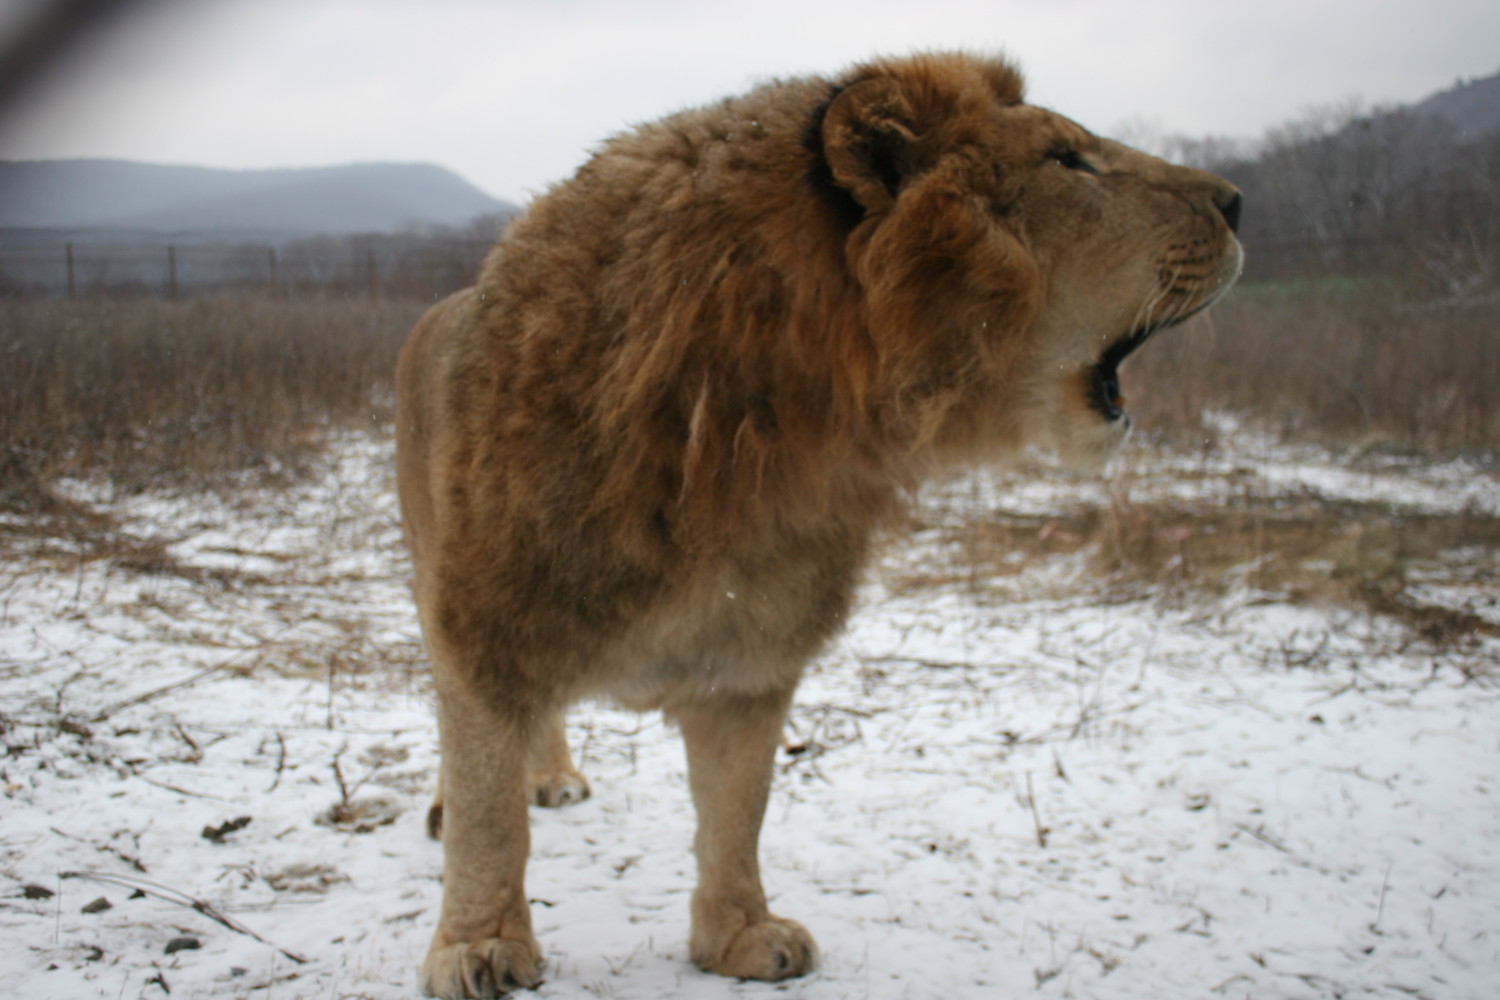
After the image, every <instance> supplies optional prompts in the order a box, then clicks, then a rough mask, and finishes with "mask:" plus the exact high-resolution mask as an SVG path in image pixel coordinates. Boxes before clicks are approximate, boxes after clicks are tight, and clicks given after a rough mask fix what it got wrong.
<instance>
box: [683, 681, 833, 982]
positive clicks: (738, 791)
mask: <svg viewBox="0 0 1500 1000" xmlns="http://www.w3.org/2000/svg"><path fill="white" fill-rule="evenodd" d="M790 704H791V692H790V691H787V692H778V693H774V694H770V695H762V696H729V697H718V698H714V699H713V700H711V701H706V702H694V703H690V704H687V705H678V706H674V707H673V709H672V711H671V713H670V714H671V715H672V716H673V717H674V718H675V719H676V720H677V722H678V724H679V725H680V726H681V728H682V737H683V741H684V743H686V745H687V757H688V779H689V783H690V784H691V786H692V793H693V804H694V806H695V807H696V808H697V811H698V832H697V836H696V837H695V839H694V843H693V847H694V851H695V853H696V854H697V856H698V886H697V889H696V890H694V892H693V929H692V942H691V952H692V958H693V961H694V962H695V963H696V964H697V965H698V966H699V967H700V968H702V969H705V970H707V971H709V972H716V973H718V974H720V975H724V976H734V977H737V978H742V979H768V980H776V979H787V978H790V977H792V976H800V975H803V974H804V973H807V972H810V971H812V968H813V966H815V965H816V964H817V959H818V950H817V946H816V945H815V944H814V943H813V939H812V935H811V934H809V933H808V932H807V931H806V930H805V929H804V928H803V927H802V925H801V924H799V923H797V922H796V921H793V920H787V919H785V918H783V917H778V916H776V915H775V914H773V913H771V912H770V911H769V909H767V907H766V894H765V890H764V889H763V888H762V887H761V882H760V861H759V858H758V851H759V842H760V826H761V820H762V819H763V818H764V816H765V811H766V800H767V798H768V797H769V795H770V789H771V769H772V766H773V764H774V762H775V755H776V748H777V747H778V746H779V745H780V741H781V730H782V724H783V722H784V720H785V718H786V712H787V708H788V707H789V705H790Z"/></svg>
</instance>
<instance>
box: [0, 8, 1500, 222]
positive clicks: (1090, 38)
mask: <svg viewBox="0 0 1500 1000" xmlns="http://www.w3.org/2000/svg"><path fill="white" fill-rule="evenodd" d="M36 2H43V3H45V2H47V0H0V31H4V30H6V28H7V27H8V26H9V25H10V24H13V23H14V22H15V20H16V17H17V15H18V14H19V13H21V12H23V11H24V9H25V8H26V7H28V6H29V5H31V4H32V3H36ZM955 47H959V48H968V49H973V50H980V51H994V50H998V51H1004V52H1007V53H1009V54H1011V55H1012V56H1014V57H1015V58H1017V59H1018V60H1019V61H1020V62H1021V64H1022V65H1023V66H1024V67H1025V69H1026V72H1027V76H1028V78H1029V80H1030V97H1031V99H1032V101H1033V102H1034V103H1037V104H1042V105H1046V106H1048V107H1052V108H1055V109H1056V110H1059V111H1062V112H1063V113H1064V114H1068V115H1070V116H1071V117H1073V118H1076V119H1078V120H1079V121H1081V122H1083V123H1084V124H1085V125H1087V126H1089V127H1090V128H1093V129H1095V130H1096V131H1100V132H1104V133H1106V134H1119V133H1121V132H1125V133H1127V134H1129V135H1140V134H1142V129H1143V128H1145V129H1147V130H1157V131H1160V132H1172V133H1183V134H1187V135H1193V136H1202V135H1228V136H1234V137H1240V138H1250V137H1254V136H1257V135H1259V134H1260V133H1261V132H1262V131H1263V130H1264V129H1265V128H1267V127H1268V126H1272V125H1275V124H1278V123H1280V122H1284V121H1286V120H1288V119H1290V118H1293V117H1295V116H1296V115H1298V114H1299V113H1300V112H1302V111H1304V110H1305V109H1307V108H1309V107H1313V106H1317V105H1327V104H1332V103H1336V102H1339V101H1342V100H1345V99H1348V98H1351V97H1360V98H1363V99H1364V100H1366V101H1368V102H1372V103H1381V102H1391V101H1413V100H1417V99H1420V98H1422V97H1425V96H1427V95H1428V94H1431V93H1433V92H1435V91H1437V90H1441V89H1444V88H1446V87H1449V86H1451V85H1452V84H1453V82H1454V81H1455V80H1456V79H1457V78H1459V77H1474V76H1487V75H1489V74H1491V73H1494V72H1496V71H1497V70H1500V3H1497V2H1495V0H1253V2H1225V0H987V2H980V0H917V2H897V0H829V2H820V0H766V2H759V0H734V2H729V0H631V2H612V0H550V2H542V0H532V2H522V0H155V2H153V3H147V4H144V5H141V6H139V7H137V8H136V11H135V13H133V14H132V15H131V16H129V17H127V18H125V19H124V21H123V23H121V24H119V25H118V26H116V27H115V28H113V29H112V30H111V31H109V32H108V33H107V34H104V35H102V36H99V37H94V38H92V39H90V40H88V41H86V42H85V43H84V44H83V45H82V46H80V47H79V48H78V49H76V50H75V53H74V56H73V57H72V58H71V59H69V60H67V61H65V62H63V63H60V64H58V65H57V67H56V68H55V70H54V71H53V72H51V73H50V74H48V75H47V76H46V77H44V78H43V79H42V80H41V81H40V82H38V83H36V84H34V85H33V86H31V87H30V88H28V89H27V90H26V91H24V92H23V93H22V95H21V98H20V100H19V101H18V102H16V104H15V105H14V106H13V107H12V108H11V109H9V113H8V114H6V115H5V116H4V117H3V118H0V159H39V158H51V157H73V156H100V157H116V158H125V159H137V160H146V161H152V162H164V163H192V164H204V165H210V166H228V167H265V166H311V165H325V164H335V163H348V162H354V161H366V160H394V161H424V162H433V163H439V164H441V165H443V166H446V167H450V168H452V169H454V170H456V171H458V172H459V173H460V174H462V175H463V176H465V177H466V178H468V179H469V180H470V181H472V182H474V183H475V184H478V185H479V186H480V187H482V188H483V189H485V190H486V191H488V192H489V193H491V194H493V195H496V196H498V197H502V198H508V199H511V200H513V201H523V200H525V199H526V198H527V197H529V196H530V195H531V194H534V193H536V192H538V191H540V190H542V189H543V188H544V187H545V186H546V185H547V184H548V183H550V182H551V181H555V180H558V179H561V178H562V177H565V176H566V175H568V174H569V173H571V172H572V170H573V169H574V168H575V167H577V165H578V164H579V163H580V162H582V160H583V159H584V157H585V156H586V155H587V152H588V150H589V149H590V148H591V147H592V146H593V145H594V144H595V143H596V142H597V140H599V139H600V138H602V137H604V136H606V135H608V134H609V133H611V132H614V131H617V130H618V129H620V128H621V127H623V126H625V125H627V124H629V123H631V122H637V121H642V120H646V119H650V118H654V117H656V116H659V115H661V114H664V113H667V112H670V111H673V110H675V109H678V108H681V107H684V106H688V105H692V104H698V103H702V102H704V101H707V100H711V99H713V98H715V97H718V96H722V95H725V94H728V93H732V92H735V91H739V90H743V89H745V88H746V87H748V86H750V85H752V84H753V83H755V82H756V81H758V80H761V79H764V78H766V77H771V76H785V75H793V74H800V73H807V72H819V73H831V72H837V71H839V70H840V69H841V68H842V67H844V66H846V65H847V64H849V63H851V62H854V61H858V60H860V59H862V58H865V57H867V56H870V55H872V54H876V53H881V54H888V53H901V52H906V51H910V50H912V49H919V48H925V49H933V48H955Z"/></svg>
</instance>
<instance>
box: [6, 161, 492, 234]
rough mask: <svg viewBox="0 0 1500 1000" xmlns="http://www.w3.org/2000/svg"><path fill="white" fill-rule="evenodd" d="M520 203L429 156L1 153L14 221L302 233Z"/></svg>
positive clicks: (419, 221) (381, 225) (411, 222)
mask: <svg viewBox="0 0 1500 1000" xmlns="http://www.w3.org/2000/svg"><path fill="white" fill-rule="evenodd" d="M519 210H520V209H519V208H518V207H517V206H516V205H514V204H512V203H510V202H507V201H503V200H501V199H499V198H494V197H492V196H490V195H488V194H486V193H485V192H483V191H481V190H480V189H479V188H477V187H475V186H474V185H472V184H470V183H469V182H468V181H466V180H464V179H463V178H462V177H460V176H459V175H458V174H456V173H454V172H453V171H451V170H448V169H446V168H444V167H439V166H436V165H433V164H427V163H355V164H347V165H341V166H324V167H285V168H273V169H261V170H238V169H226V168H217V167H198V166H178V165H166V164H154V163H142V162H138V161H132V160H113V159H66V160H5V161H0V228H4V229H32V230H38V229H43V230H62V231H71V230H77V231H82V232H91V233H98V232H109V231H133V232H154V233H170V234H181V235H191V234H204V233H216V234H221V235H224V234H235V233H247V234H249V233H253V234H256V235H257V236H258V237H259V238H262V239H267V238H270V239H275V238H280V239H297V238H302V237H307V236H312V235H332V236H341V235H354V234H361V233H391V232H400V231H404V230H409V229H412V228H430V227H463V226H467V225H469V224H470V223H472V222H474V221H475V220H476V219H479V218H482V217H485V216H496V215H500V216H505V215H513V214H515V213H516V212H518V211H519Z"/></svg>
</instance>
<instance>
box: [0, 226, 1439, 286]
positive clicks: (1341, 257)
mask: <svg viewBox="0 0 1500 1000" xmlns="http://www.w3.org/2000/svg"><path fill="white" fill-rule="evenodd" d="M491 245H492V241H490V240H480V239H471V238H452V237H430V236H363V237H325V238H319V239H313V240H304V241H300V242H296V243H289V244H285V245H281V246H272V245H264V244H259V245H257V244H242V243H236V244H211V243H201V242H199V243H187V242H173V241H171V240H169V239H165V238H162V239H154V240H152V239H143V240H141V241H138V242H133V243H123V242H116V243H105V242H95V241H92V240H76V241H70V240H67V239H62V240H51V241H48V240H41V239H35V238H32V237H31V236H30V234H27V233H21V234H19V235H18V234H16V233H15V232H11V233H7V232H6V231H3V230H0V298H3V297H10V298H63V297H67V298H73V299H78V298H99V297H105V296H121V295H135V296H147V297H159V298H170V299H180V298H185V297H189V296H192V295H196V294H202V293H204V292H208V291H226V290H239V291H245V292H250V293H254V294H263V295H270V296H272V297H282V296H297V295H329V296H341V297H359V298H368V299H385V298H390V299H398V298H427V299H430V298H433V297H441V296H443V295H446V294H448V293H449V292H452V291H455V290H457V289H459V288H463V287H464V286H466V285H469V284H472V283H473V281H474V276H475V274H477V273H478V270H479V265H480V263H481V262H482V261H483V260H484V255H485V254H486V253H487V252H488V250H489V248H490V246H491ZM1245 251H1246V260H1247V267H1246V271H1245V280H1246V281H1281V280H1286V279H1289V278H1296V277H1304V276H1309V275H1324V274H1330V273H1334V274H1337V273H1359V274H1373V273H1387V274H1389V273H1394V272H1396V271H1398V270H1402V269H1405V270H1406V272H1407V273H1408V274H1410V273H1413V270H1412V269H1413V268H1415V269H1416V270H1418V271H1420V270H1423V269H1426V268H1429V267H1430V266H1431V262H1430V261H1428V260H1426V258H1425V257H1424V256H1423V254H1421V253H1420V252H1419V251H1418V248H1417V247H1414V246H1411V245H1408V244H1406V243H1404V242H1398V241H1394V240H1376V239H1365V240H1343V241H1319V240H1314V239H1310V238H1305V237H1304V238H1300V239H1286V240H1275V239H1262V240H1248V241H1247V242H1246V248H1245ZM1428 256H1430V255H1428Z"/></svg>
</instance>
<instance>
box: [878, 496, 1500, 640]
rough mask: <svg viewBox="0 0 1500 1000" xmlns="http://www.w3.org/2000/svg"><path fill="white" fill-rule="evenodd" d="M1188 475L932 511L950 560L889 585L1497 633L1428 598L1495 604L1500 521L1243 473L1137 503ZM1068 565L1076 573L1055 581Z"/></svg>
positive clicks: (1467, 634) (1415, 632)
mask: <svg viewBox="0 0 1500 1000" xmlns="http://www.w3.org/2000/svg"><path fill="white" fill-rule="evenodd" d="M1180 474H1181V473H1180V472H1167V471H1163V470H1153V469H1150V468H1145V469H1135V470H1126V472H1125V473H1124V474H1123V475H1122V476H1120V477H1119V478H1117V480H1116V481H1115V482H1114V483H1112V484H1111V486H1110V490H1109V493H1110V499H1109V502H1108V503H1107V504H1105V505H1090V504H1085V503H1077V504H1072V505H1067V506H1060V507H1059V508H1058V509H1056V510H1051V511H1047V512H1045V513H1017V512H1014V511H1006V510H1003V509H1002V510H998V511H997V510H989V509H984V508H982V507H975V506H973V505H970V504H967V503H962V504H959V505H956V506H955V507H952V508H948V509H943V508H942V507H941V506H939V507H938V508H936V509H928V510H926V511H924V512H923V515H922V517H923V519H924V522H925V526H927V527H929V528H932V529H933V530H934V531H935V532H936V541H937V543H938V544H936V545H929V546H928V547H927V548H926V549H924V551H929V552H935V553H939V554H940V556H939V558H937V559H936V560H925V561H923V562H922V563H921V564H920V565H917V566H905V567H902V568H900V569H898V570H897V571H895V572H894V573H893V574H891V575H890V576H889V577H888V578H887V579H886V581H885V582H886V584H887V586H889V587H891V588H892V589H893V590H895V591H896V592H907V593H916V592H920V591H924V590H928V589H931V588H933V587H944V586H948V587H952V586H957V587H959V588H961V589H964V590H966V591H968V592H969V594H970V595H971V597H973V598H974V599H976V600H978V601H980V602H981V603H985V602H989V601H996V602H1000V603H1005V602H1008V601H1011V600H1014V599H1017V598H1021V599H1036V598H1062V597H1072V596H1084V597H1087V598H1088V599H1090V600H1102V601H1106V602H1112V601H1131V600H1138V599H1142V598H1147V597H1149V598H1151V599H1154V600H1156V601H1158V602H1160V603H1162V604H1163V605H1166V606H1197V605H1202V606H1204V607H1210V608H1211V607H1216V606H1218V605H1219V603H1220V602H1221V600H1222V599H1224V598H1225V597H1226V596H1228V595H1230V594H1232V593H1234V594H1239V595H1241V598H1242V599H1248V600H1252V601H1262V600H1263V601H1274V602H1278V603H1282V602H1284V603H1288V604H1293V605H1297V604H1310V605H1316V606H1320V607H1337V608H1342V609H1345V610H1348V611H1353V612H1355V613H1358V614H1375V615H1379V616H1382V617H1385V618H1389V619H1391V620H1394V621H1397V622H1399V623H1401V624H1402V625H1403V626H1404V627H1405V629H1406V631H1407V632H1408V634H1409V635H1410V636H1411V637H1412V639H1414V640H1419V641H1423V642H1427V643H1431V644H1433V645H1434V646H1439V647H1445V648H1462V647H1465V646H1466V645H1468V644H1470V643H1472V641H1473V640H1475V639H1477V638H1478V637H1481V636H1495V635H1500V624H1496V622H1497V621H1500V617H1496V616H1493V615H1492V616H1490V617H1486V616H1483V615H1480V614H1476V613H1475V612H1474V611H1472V610H1468V609H1465V608H1463V607H1457V606H1454V605H1453V604H1451V603H1447V604H1444V603H1434V602H1432V601H1431V600H1429V599H1428V598H1426V597H1425V596H1424V590H1425V588H1427V587H1429V586H1432V585H1438V586H1450V585H1451V586H1454V587H1457V588H1460V589H1464V590H1466V591H1468V592H1473V593H1489V594H1490V596H1491V598H1493V593H1492V590H1491V589H1490V588H1488V587H1487V586H1486V581H1489V580H1493V579H1495V578H1496V575H1497V574H1500V517H1497V516H1496V515H1494V514H1492V513H1487V512H1485V511H1481V510H1475V509H1473V508H1466V509H1462V510H1457V511H1451V512H1444V511H1420V510H1413V509H1401V508H1397V507H1394V506H1393V505H1392V504H1390V503H1389V502H1386V501H1373V500H1372V501H1358V500H1351V499H1347V498H1340V497H1331V496H1324V495H1321V494H1318V493H1315V492H1312V491H1307V490H1303V491H1290V492H1289V491H1287V490H1284V489H1278V488H1274V487H1271V486H1269V485H1268V484H1265V483H1263V482H1262V483H1259V484H1253V483H1252V482H1251V481H1250V480H1249V478H1248V477H1242V476H1238V475H1231V476H1230V479H1231V480H1232V481H1235V482H1236V485H1237V488H1235V489H1232V490H1230V491H1227V492H1218V491H1216V495H1205V496H1197V497H1195V498H1193V499H1191V500H1184V499H1157V498H1136V497H1135V496H1133V492H1135V491H1134V488H1133V487H1134V486H1135V485H1136V484H1137V482H1139V483H1140V484H1142V485H1144V484H1145V483H1146V482H1147V481H1150V480H1157V482H1155V484H1154V485H1156V486H1158V487H1159V486H1160V485H1161V482H1160V479H1161V478H1163V477H1170V476H1173V475H1180ZM1141 492H1145V490H1144V489H1143V490H1142V491H1141ZM1186 492H1189V493H1190V492H1191V491H1186ZM922 526H923V524H918V525H917V527H922ZM1059 565H1065V566H1066V567H1068V568H1069V569H1068V571H1066V572H1063V573H1062V574H1060V575H1059V574H1055V573H1049V572H1048V569H1049V568H1055V567H1057V566H1059ZM1492 603H1493V602H1492Z"/></svg>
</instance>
